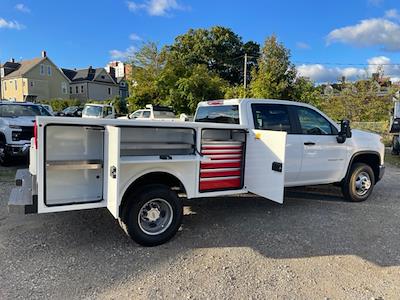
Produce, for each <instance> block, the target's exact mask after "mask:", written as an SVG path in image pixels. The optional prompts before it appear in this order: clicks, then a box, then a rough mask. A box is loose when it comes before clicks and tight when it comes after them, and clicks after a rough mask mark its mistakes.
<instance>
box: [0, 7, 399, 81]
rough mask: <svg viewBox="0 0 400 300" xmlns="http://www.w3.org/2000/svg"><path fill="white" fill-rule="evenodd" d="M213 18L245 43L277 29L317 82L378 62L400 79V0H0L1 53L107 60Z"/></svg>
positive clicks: (78, 63)
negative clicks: (41, 54)
mask: <svg viewBox="0 0 400 300" xmlns="http://www.w3.org/2000/svg"><path fill="white" fill-rule="evenodd" d="M215 25H221V26H225V27H229V28H231V29H232V30H233V31H234V32H235V33H237V34H238V35H239V36H241V37H242V39H243V41H244V42H247V41H249V40H253V41H256V42H258V43H260V44H262V43H263V42H264V40H265V38H266V37H268V36H269V35H271V34H275V35H276V36H277V37H278V39H279V41H280V42H282V43H283V44H284V45H285V46H286V47H287V48H289V49H290V51H291V54H292V61H293V62H294V63H295V65H296V66H297V69H298V71H299V74H300V75H302V76H307V77H310V78H311V79H312V80H314V81H315V82H334V81H336V80H337V79H338V78H339V77H340V76H342V75H345V76H346V77H347V78H349V79H351V80H355V79H358V78H363V77H365V76H366V75H367V74H371V73H373V72H375V71H376V69H377V66H378V65H383V70H384V74H385V75H386V76H389V77H391V78H392V79H393V80H395V81H397V80H400V1H399V0H351V1H349V0H347V1H344V0H336V1H334V2H332V1H318V0H302V1H290V0H280V1H276V0H253V1H234V0H231V1H229V0H213V1H211V0H201V1H189V0H133V1H125V0H97V1H94V0H80V1H77V0H69V1H64V0H51V1H50V0H17V1H12V0H0V60H1V62H4V61H6V60H9V59H10V58H15V59H16V60H17V61H18V60H24V59H31V58H33V57H37V56H40V53H41V51H42V50H46V51H47V54H48V56H49V57H50V59H51V60H52V61H53V62H55V63H56V64H57V65H58V66H59V67H64V68H85V67H88V66H93V67H101V66H105V64H106V63H107V62H108V61H110V60H115V59H116V60H124V59H125V58H126V57H127V56H129V55H130V54H131V53H132V52H134V51H135V50H136V49H138V48H140V46H141V45H142V44H143V43H144V42H146V41H155V42H157V43H158V44H159V45H160V46H163V45H166V44H171V43H173V41H174V38H175V37H176V36H177V35H180V34H183V33H185V32H186V31H187V30H189V29H190V28H209V27H211V26H215Z"/></svg>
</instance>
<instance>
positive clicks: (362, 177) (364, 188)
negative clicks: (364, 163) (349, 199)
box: [355, 172, 372, 196]
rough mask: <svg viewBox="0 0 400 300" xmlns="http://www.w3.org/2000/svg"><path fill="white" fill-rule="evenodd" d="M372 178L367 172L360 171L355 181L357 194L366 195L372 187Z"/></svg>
mask: <svg viewBox="0 0 400 300" xmlns="http://www.w3.org/2000/svg"><path fill="white" fill-rule="evenodd" d="M371 186H372V183H371V178H370V176H369V174H368V173H367V172H360V173H359V174H358V175H357V177H356V181H355V189H356V194H357V195H358V196H365V195H366V194H367V193H368V191H369V190H370V189H371Z"/></svg>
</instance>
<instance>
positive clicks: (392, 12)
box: [385, 9, 400, 19]
mask: <svg viewBox="0 0 400 300" xmlns="http://www.w3.org/2000/svg"><path fill="white" fill-rule="evenodd" d="M385 18H388V19H400V15H399V12H398V11H397V9H389V10H387V11H385Z"/></svg>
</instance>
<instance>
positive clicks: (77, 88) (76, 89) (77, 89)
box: [75, 85, 79, 94]
mask: <svg viewBox="0 0 400 300" xmlns="http://www.w3.org/2000/svg"><path fill="white" fill-rule="evenodd" d="M75 94H79V87H78V86H77V85H76V86H75Z"/></svg>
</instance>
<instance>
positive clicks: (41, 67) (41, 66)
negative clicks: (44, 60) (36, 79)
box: [40, 65, 44, 75]
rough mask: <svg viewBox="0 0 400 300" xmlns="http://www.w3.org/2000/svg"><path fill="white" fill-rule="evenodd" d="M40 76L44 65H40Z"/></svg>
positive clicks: (42, 73)
mask: <svg viewBox="0 0 400 300" xmlns="http://www.w3.org/2000/svg"><path fill="white" fill-rule="evenodd" d="M40 75H44V65H40Z"/></svg>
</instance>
